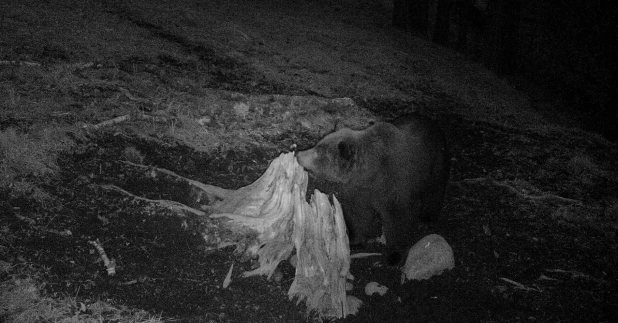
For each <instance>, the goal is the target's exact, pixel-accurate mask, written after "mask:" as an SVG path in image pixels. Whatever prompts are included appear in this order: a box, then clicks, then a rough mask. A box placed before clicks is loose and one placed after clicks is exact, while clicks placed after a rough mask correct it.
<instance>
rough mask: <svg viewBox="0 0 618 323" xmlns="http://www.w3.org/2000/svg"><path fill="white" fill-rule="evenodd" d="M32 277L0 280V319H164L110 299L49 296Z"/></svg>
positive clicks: (12, 322)
mask: <svg viewBox="0 0 618 323" xmlns="http://www.w3.org/2000/svg"><path fill="white" fill-rule="evenodd" d="M41 287H42V286H41V285H40V283H38V282H37V280H36V279H34V278H32V277H27V278H12V279H9V280H6V281H3V282H1V283H0V320H2V321H3V322H7V323H30V322H63V323H71V322H93V323H94V322H118V323H124V322H132V323H133V322H134V323H157V322H163V320H162V319H161V317H160V316H158V315H152V314H150V313H148V312H145V311H143V310H134V309H128V308H126V307H116V306H113V305H111V304H109V303H107V302H103V301H96V302H92V303H89V304H87V303H85V302H80V301H78V299H77V298H74V297H64V298H62V297H60V298H49V297H46V296H45V295H43V293H42V291H41Z"/></svg>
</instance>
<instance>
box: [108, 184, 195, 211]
mask: <svg viewBox="0 0 618 323" xmlns="http://www.w3.org/2000/svg"><path fill="white" fill-rule="evenodd" d="M101 187H102V188H104V189H106V190H111V191H116V192H119V193H122V194H124V195H127V196H130V197H132V198H134V199H136V200H140V201H145V202H149V203H155V204H159V205H160V206H162V207H165V208H168V209H171V210H174V211H177V210H180V211H186V212H189V213H192V214H194V215H198V216H203V215H206V212H203V211H200V210H197V209H194V208H192V207H190V206H186V205H184V204H182V203H178V202H176V201H170V200H151V199H148V198H145V197H141V196H137V195H135V194H133V193H129V192H127V191H125V190H123V189H122V188H120V187H118V186H116V185H101ZM179 214H180V213H179Z"/></svg>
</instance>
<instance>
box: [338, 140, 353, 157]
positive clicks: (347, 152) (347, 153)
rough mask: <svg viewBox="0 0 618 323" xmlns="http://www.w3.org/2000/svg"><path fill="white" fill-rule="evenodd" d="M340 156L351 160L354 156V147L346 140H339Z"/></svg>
mask: <svg viewBox="0 0 618 323" xmlns="http://www.w3.org/2000/svg"><path fill="white" fill-rule="evenodd" d="M338 146H339V156H341V158H343V159H345V160H350V159H352V157H354V147H352V145H350V143H347V142H345V141H340V142H339V145H338Z"/></svg>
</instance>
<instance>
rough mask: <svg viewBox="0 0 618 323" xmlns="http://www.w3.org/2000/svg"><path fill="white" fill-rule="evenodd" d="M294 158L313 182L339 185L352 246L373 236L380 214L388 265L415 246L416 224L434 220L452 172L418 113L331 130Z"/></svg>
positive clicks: (437, 137) (438, 136)
mask: <svg viewBox="0 0 618 323" xmlns="http://www.w3.org/2000/svg"><path fill="white" fill-rule="evenodd" d="M296 158H297V160H298V163H299V164H300V165H301V166H303V167H304V168H305V169H306V170H307V171H309V172H310V174H312V175H313V176H315V177H316V178H318V179H322V180H326V181H328V182H331V183H336V184H337V188H336V191H338V194H337V198H338V199H339V200H340V201H341V204H342V206H343V212H344V217H345V220H346V224H347V228H348V235H349V236H350V239H351V243H353V244H354V243H363V242H365V241H366V240H367V238H369V237H370V236H371V233H372V232H373V233H375V227H376V225H375V223H376V222H375V221H374V220H375V215H376V214H377V215H379V218H380V219H381V222H382V230H383V233H384V235H385V238H386V245H387V249H389V252H390V253H389V255H388V257H389V260H388V261H389V263H391V264H394V263H397V262H398V261H399V260H400V256H401V255H400V254H399V253H398V252H399V251H401V250H402V249H404V248H408V247H410V246H411V245H412V244H413V243H414V241H412V239H413V238H414V237H413V233H414V230H415V228H416V225H417V220H418V219H420V220H423V221H428V220H431V219H435V218H436V217H437V216H438V214H439V213H440V210H441V209H442V202H443V199H444V192H445V189H446V184H447V180H448V176H449V168H450V166H449V157H448V153H447V147H446V142H445V139H444V135H443V133H442V131H441V130H440V129H439V128H438V126H437V125H436V124H435V123H434V122H433V121H432V120H430V119H428V118H425V117H422V116H420V115H416V114H414V115H407V116H404V117H400V118H398V119H396V120H395V121H394V122H393V123H386V122H378V123H375V124H374V125H372V126H370V127H368V128H366V129H364V130H352V129H348V128H344V129H341V130H338V131H335V132H333V133H331V134H329V135H327V136H326V137H324V138H323V139H322V140H320V142H318V143H317V145H316V146H315V147H313V148H311V149H309V150H305V151H300V152H298V153H297V155H296Z"/></svg>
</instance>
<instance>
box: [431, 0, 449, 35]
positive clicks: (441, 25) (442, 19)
mask: <svg viewBox="0 0 618 323" xmlns="http://www.w3.org/2000/svg"><path fill="white" fill-rule="evenodd" d="M437 1H438V8H437V12H436V25H435V29H434V32H433V38H432V41H433V42H434V43H436V44H440V45H446V44H447V43H448V39H449V31H450V20H451V8H452V7H453V0H437Z"/></svg>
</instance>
